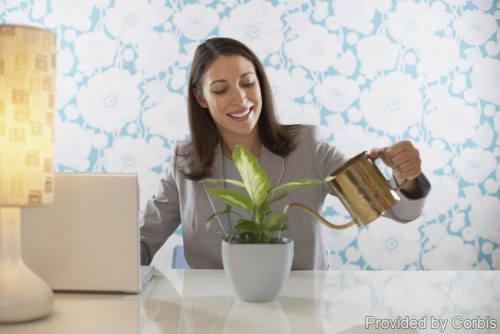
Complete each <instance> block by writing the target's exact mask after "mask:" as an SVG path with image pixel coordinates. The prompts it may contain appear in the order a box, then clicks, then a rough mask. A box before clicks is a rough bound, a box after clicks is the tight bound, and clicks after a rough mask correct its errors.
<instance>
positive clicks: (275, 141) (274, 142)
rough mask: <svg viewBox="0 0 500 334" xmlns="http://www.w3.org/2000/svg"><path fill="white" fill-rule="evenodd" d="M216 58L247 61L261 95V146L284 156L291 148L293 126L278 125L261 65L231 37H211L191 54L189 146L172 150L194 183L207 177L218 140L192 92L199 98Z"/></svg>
mask: <svg viewBox="0 0 500 334" xmlns="http://www.w3.org/2000/svg"><path fill="white" fill-rule="evenodd" d="M219 55H224V56H235V55H237V56H241V57H244V58H246V59H248V61H250V62H251V63H252V64H253V66H254V68H255V72H256V75H257V79H258V80H259V84H260V87H261V95H262V111H261V114H260V117H259V121H258V130H259V136H260V139H261V141H262V144H263V145H264V146H265V147H266V148H267V149H268V150H270V151H271V152H273V153H275V154H278V155H281V156H286V155H288V154H289V153H290V152H291V151H293V149H294V148H295V143H294V141H293V129H295V128H296V126H288V125H282V124H280V123H279V122H278V120H277V118H276V110H275V107H274V101H273V96H272V92H271V86H270V84H269V81H268V79H267V75H266V73H265V70H264V66H263V65H262V63H261V62H260V61H259V59H258V58H257V56H256V55H255V54H254V53H253V52H252V50H250V49H249V48H248V47H247V46H246V45H244V44H243V43H241V42H239V41H237V40H234V39H231V38H211V39H208V40H206V41H205V42H204V43H202V44H200V45H199V46H198V47H197V48H196V51H195V54H194V58H193V63H192V65H191V72H190V74H189V85H190V87H189V89H188V117H189V128H190V131H191V145H190V149H189V150H188V151H187V152H179V150H177V151H176V161H178V160H177V157H178V156H185V157H186V161H185V164H183V165H182V166H179V165H178V166H177V167H178V169H179V171H180V172H181V173H182V174H183V175H184V176H185V177H187V178H188V179H192V180H198V179H200V178H203V177H206V176H208V173H209V171H210V167H211V166H212V163H213V160H214V152H215V147H216V145H217V144H218V143H219V141H220V135H219V131H218V130H217V127H216V125H215V122H214V120H213V119H212V117H211V115H210V113H209V112H207V110H206V109H204V108H202V107H201V106H200V105H199V104H198V101H197V100H196V98H195V95H194V90H195V89H196V91H197V94H199V95H200V96H202V89H201V82H202V80H203V76H204V75H205V73H206V71H207V69H208V67H209V66H210V64H212V62H213V61H214V60H215V58H216V57H217V56H219Z"/></svg>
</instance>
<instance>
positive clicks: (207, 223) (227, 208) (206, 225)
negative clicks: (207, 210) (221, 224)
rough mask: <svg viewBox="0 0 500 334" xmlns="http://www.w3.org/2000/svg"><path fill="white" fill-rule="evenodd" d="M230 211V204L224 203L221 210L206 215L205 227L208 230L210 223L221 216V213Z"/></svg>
mask: <svg viewBox="0 0 500 334" xmlns="http://www.w3.org/2000/svg"><path fill="white" fill-rule="evenodd" d="M232 211H233V210H232V208H231V205H226V208H225V209H224V210H223V211H219V212H216V213H214V214H212V215H211V216H210V217H208V219H207V222H206V223H205V229H206V230H207V231H208V229H209V228H210V225H211V224H212V222H213V221H214V220H215V219H216V218H217V217H219V216H222V215H224V214H226V213H229V212H232Z"/></svg>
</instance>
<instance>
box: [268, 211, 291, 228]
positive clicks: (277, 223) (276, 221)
mask: <svg viewBox="0 0 500 334" xmlns="http://www.w3.org/2000/svg"><path fill="white" fill-rule="evenodd" d="M287 221H288V214H286V213H278V214H276V215H274V216H272V218H271V219H269V221H268V222H267V224H266V225H267V226H266V228H267V229H269V230H270V231H278V230H280V229H281V226H282V225H283V224H284V223H286V222H287Z"/></svg>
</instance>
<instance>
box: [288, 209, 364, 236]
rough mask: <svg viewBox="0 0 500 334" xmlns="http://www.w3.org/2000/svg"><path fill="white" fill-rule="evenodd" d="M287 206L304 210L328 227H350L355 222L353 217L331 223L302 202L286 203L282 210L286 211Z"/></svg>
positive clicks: (340, 228) (336, 228)
mask: <svg viewBox="0 0 500 334" xmlns="http://www.w3.org/2000/svg"><path fill="white" fill-rule="evenodd" d="M289 208H301V209H302V210H304V211H306V212H307V213H309V214H310V215H312V216H314V217H315V218H316V219H317V220H319V221H320V222H321V223H322V224H323V225H325V226H327V227H329V228H333V229H334V230H343V229H345V228H348V227H351V226H352V225H354V224H355V223H356V221H355V220H354V219H353V220H351V221H350V222H349V223H347V224H344V225H336V224H332V223H330V222H329V221H328V220H326V219H325V218H323V217H321V216H320V215H319V214H318V213H317V212H316V211H314V210H313V209H311V208H309V207H308V206H306V205H304V204H301V203H291V204H288V205H287V206H286V207H285V209H284V210H283V211H284V212H285V213H286V212H287V211H288V209H289Z"/></svg>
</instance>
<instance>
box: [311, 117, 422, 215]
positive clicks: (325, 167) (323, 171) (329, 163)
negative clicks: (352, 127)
mask: <svg viewBox="0 0 500 334" xmlns="http://www.w3.org/2000/svg"><path fill="white" fill-rule="evenodd" d="M310 143H311V152H312V155H313V160H314V164H315V166H316V169H317V170H318V174H319V175H320V176H321V177H322V178H326V177H327V176H328V175H330V174H331V173H332V172H333V171H334V170H336V169H337V168H339V167H340V166H341V165H342V164H343V163H344V162H346V161H347V160H348V158H346V157H345V156H344V154H343V153H342V152H341V151H340V150H339V149H338V148H337V147H336V146H334V145H332V144H330V143H328V142H327V141H326V140H325V139H324V137H323V136H322V134H321V131H320V129H318V127H311V128H310ZM395 182H396V181H395V180H394V179H392V180H390V183H391V186H392V187H393V188H395V187H396V184H395ZM417 182H418V185H419V187H420V190H421V191H422V196H421V197H420V198H417V199H410V198H408V197H406V196H405V195H404V194H403V193H402V192H398V196H399V197H400V200H399V201H398V202H397V203H396V205H394V207H392V208H391V209H390V210H389V211H388V212H387V213H385V214H384V216H385V217H387V218H390V219H392V220H395V221H397V222H400V223H407V222H410V221H412V220H415V219H417V218H418V217H420V216H421V215H422V213H423V208H424V204H425V201H426V198H427V195H428V194H429V192H430V190H431V184H430V182H429V180H428V179H427V177H426V176H425V175H424V174H423V173H422V174H420V175H419V176H418V178H417ZM323 191H324V192H328V193H330V194H333V195H335V193H334V192H333V191H332V190H331V188H330V187H328V185H327V184H325V185H323Z"/></svg>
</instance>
